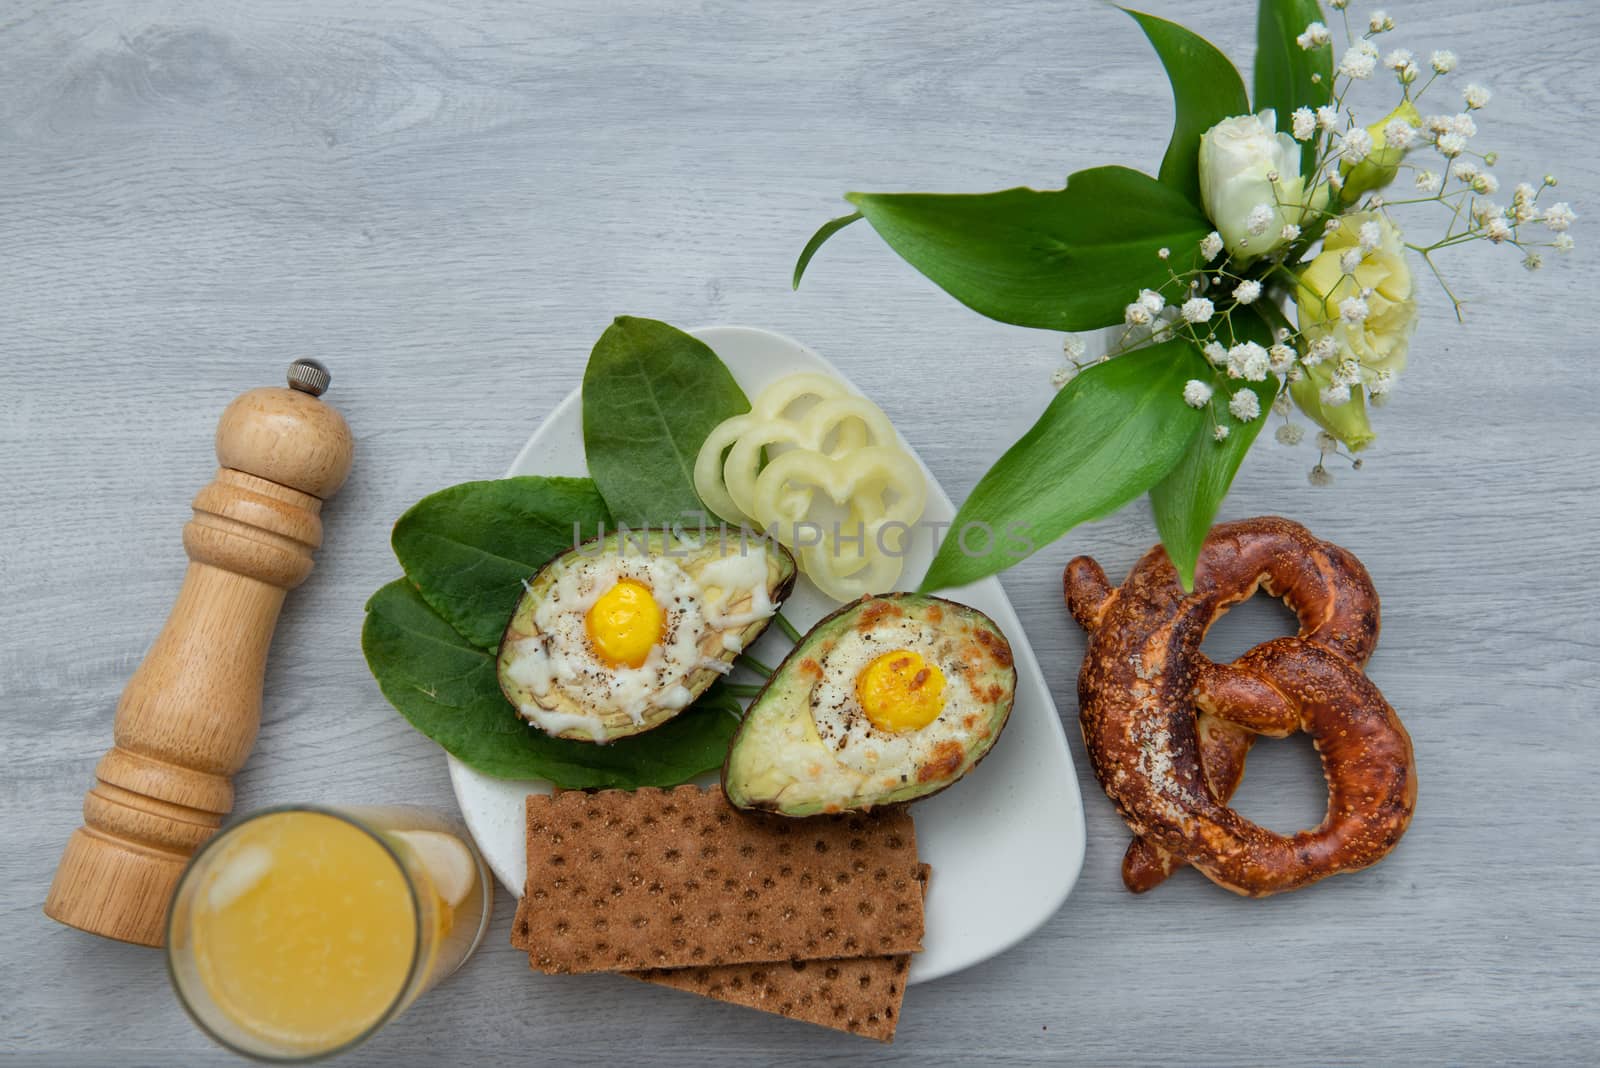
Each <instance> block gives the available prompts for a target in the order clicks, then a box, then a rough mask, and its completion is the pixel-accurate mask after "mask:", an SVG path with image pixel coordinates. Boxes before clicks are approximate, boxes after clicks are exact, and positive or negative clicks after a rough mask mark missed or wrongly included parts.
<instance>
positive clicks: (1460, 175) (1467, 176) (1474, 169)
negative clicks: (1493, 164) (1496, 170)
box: [1450, 160, 1479, 185]
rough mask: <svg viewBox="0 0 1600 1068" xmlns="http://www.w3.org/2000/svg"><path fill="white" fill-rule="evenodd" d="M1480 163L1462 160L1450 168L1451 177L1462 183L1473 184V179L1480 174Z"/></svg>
mask: <svg viewBox="0 0 1600 1068" xmlns="http://www.w3.org/2000/svg"><path fill="white" fill-rule="evenodd" d="M1478 173H1479V172H1478V165H1477V164H1476V163H1473V162H1472V161H1470V160H1462V161H1461V162H1460V163H1457V164H1456V165H1455V166H1454V167H1451V168H1450V177H1452V178H1454V179H1455V180H1456V181H1458V182H1460V183H1461V184H1462V185H1471V184H1472V180H1473V179H1474V178H1476V177H1477V176H1478Z"/></svg>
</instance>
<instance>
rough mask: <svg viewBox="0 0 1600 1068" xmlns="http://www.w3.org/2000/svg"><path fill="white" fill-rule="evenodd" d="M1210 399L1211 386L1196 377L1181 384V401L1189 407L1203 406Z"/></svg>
mask: <svg viewBox="0 0 1600 1068" xmlns="http://www.w3.org/2000/svg"><path fill="white" fill-rule="evenodd" d="M1210 400H1211V387H1210V386H1208V385H1206V384H1205V383H1204V382H1202V381H1200V380H1199V379H1198V378H1191V379H1189V381H1187V382H1185V383H1184V384H1183V403H1185V404H1187V405H1188V406H1189V407H1191V408H1204V407H1205V406H1206V404H1207V403H1209V402H1210Z"/></svg>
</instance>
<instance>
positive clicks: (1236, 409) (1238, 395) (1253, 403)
mask: <svg viewBox="0 0 1600 1068" xmlns="http://www.w3.org/2000/svg"><path fill="white" fill-rule="evenodd" d="M1228 414H1230V415H1232V416H1233V417H1234V418H1235V419H1237V420H1239V422H1241V423H1248V422H1250V421H1251V420H1252V419H1254V418H1255V417H1256V416H1258V415H1260V414H1261V398H1259V397H1257V396H1256V395H1255V391H1254V390H1248V389H1241V390H1238V391H1237V392H1235V393H1234V395H1233V397H1232V398H1231V399H1230V400H1229V401H1228Z"/></svg>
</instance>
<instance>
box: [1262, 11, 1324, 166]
mask: <svg viewBox="0 0 1600 1068" xmlns="http://www.w3.org/2000/svg"><path fill="white" fill-rule="evenodd" d="M1321 21H1323V19H1322V5H1321V4H1319V3H1317V0H1261V8H1260V11H1259V13H1258V14H1257V16H1256V79H1255V81H1256V84H1255V98H1256V109H1257V110H1258V111H1259V110H1261V109H1264V108H1272V109H1273V110H1274V111H1276V112H1277V113H1278V129H1279V130H1280V131H1282V132H1284V133H1288V132H1289V130H1290V128H1291V126H1292V124H1293V115H1294V110H1295V108H1301V107H1306V108H1319V107H1322V106H1323V105H1324V104H1327V103H1328V102H1329V101H1331V100H1332V99H1333V96H1332V93H1333V46H1332V45H1320V46H1318V47H1316V48H1312V49H1305V48H1301V47H1300V46H1299V45H1298V44H1296V43H1295V38H1296V37H1298V36H1300V35H1301V34H1302V33H1304V32H1305V29H1306V27H1307V26H1309V25H1311V24H1312V23H1313V22H1321ZM1316 159H1317V145H1316V139H1315V138H1313V139H1311V140H1310V141H1307V142H1306V143H1305V144H1304V145H1302V146H1301V148H1300V173H1301V174H1302V175H1306V176H1308V177H1309V175H1310V174H1311V171H1312V168H1313V167H1314V166H1315V164H1316Z"/></svg>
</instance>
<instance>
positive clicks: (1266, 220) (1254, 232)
mask: <svg viewBox="0 0 1600 1068" xmlns="http://www.w3.org/2000/svg"><path fill="white" fill-rule="evenodd" d="M1277 214H1278V213H1277V212H1276V211H1274V210H1273V208H1272V205H1271V204H1257V205H1256V206H1255V207H1253V208H1251V209H1250V214H1249V215H1246V216H1245V217H1244V228H1245V230H1246V231H1248V232H1249V233H1250V235H1251V236H1253V237H1259V236H1260V235H1262V234H1264V233H1266V232H1267V227H1269V226H1271V225H1272V220H1273V219H1274V218H1276V217H1277Z"/></svg>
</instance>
